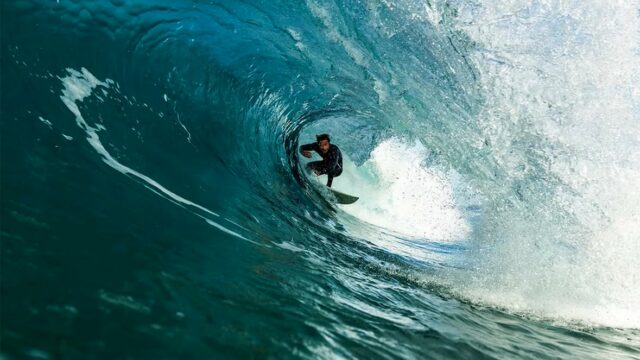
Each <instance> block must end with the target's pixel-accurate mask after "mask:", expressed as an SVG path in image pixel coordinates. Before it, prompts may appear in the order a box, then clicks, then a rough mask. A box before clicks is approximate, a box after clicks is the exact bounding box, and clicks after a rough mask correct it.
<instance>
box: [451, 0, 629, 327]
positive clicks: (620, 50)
mask: <svg viewBox="0 0 640 360" xmlns="http://www.w3.org/2000/svg"><path fill="white" fill-rule="evenodd" d="M458 5H459V18H458V19H457V20H458V28H459V29H460V30H462V31H463V32H465V33H466V34H468V35H469V36H470V37H471V38H472V39H473V40H474V41H476V42H477V43H478V44H479V45H478V50H477V51H476V52H475V53H474V54H473V59H472V60H473V63H474V66H475V67H476V68H477V69H479V71H480V75H481V77H480V79H481V80H480V81H481V86H482V88H483V92H484V94H485V96H486V104H485V107H484V111H483V112H482V113H481V114H480V116H479V118H478V119H477V121H478V122H479V123H480V124H481V127H482V129H483V132H484V134H483V135H484V137H485V138H486V139H487V143H488V144H490V146H491V156H492V159H493V161H495V163H496V164H497V166H498V167H499V168H500V169H501V170H502V171H504V173H505V174H506V176H505V178H506V180H505V181H504V182H502V183H498V184H496V187H495V188H491V187H490V186H487V188H485V189H483V191H484V192H485V195H487V196H489V197H490V198H491V197H492V196H493V198H492V199H491V201H490V202H489V205H488V206H487V209H485V210H486V211H487V214H486V216H487V222H486V225H485V228H484V229H482V230H481V233H482V236H479V237H478V238H477V243H476V249H475V251H474V252H473V254H474V256H473V258H472V259H470V260H469V264H470V266H471V269H470V271H466V272H463V273H462V274H459V273H458V274H456V275H455V276H454V277H453V279H452V280H451V286H452V287H453V288H454V289H456V291H458V292H459V293H461V294H462V295H463V296H465V297H467V298H469V299H471V300H473V301H478V302H483V303H487V304H491V305H496V306H499V307H503V308H506V309H507V310H510V311H515V312H523V313H528V314H531V315H533V316H537V317H545V318H553V319H561V320H563V321H565V320H566V321H570V322H573V321H577V322H581V323H589V324H595V325H605V326H614V327H631V328H640V191H639V189H640V88H639V87H638V84H640V56H639V54H640V51H639V47H640V31H638V29H640V19H639V16H638V9H640V3H638V2H635V1H634V2H631V1H628V2H622V1H589V2H583V1H534V2H529V1H499V2H493V3H487V4H482V5H478V4H477V3H471V2H464V1H463V2H459V3H458ZM516 184H520V185H522V186H521V188H522V189H523V190H522V198H521V199H516V197H515V196H513V197H512V198H511V199H510V201H511V203H510V205H509V206H505V203H504V201H503V200H504V194H505V193H509V191H510V187H511V186H514V185H516ZM498 186H502V188H499V187H498ZM502 190H504V191H502ZM500 192H502V193H501V194H500ZM500 197H502V198H500Z"/></svg>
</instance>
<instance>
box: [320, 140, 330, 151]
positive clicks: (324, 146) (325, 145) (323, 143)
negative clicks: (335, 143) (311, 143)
mask: <svg viewBox="0 0 640 360" xmlns="http://www.w3.org/2000/svg"><path fill="white" fill-rule="evenodd" d="M318 146H319V147H320V151H322V153H323V154H326V153H327V151H329V140H320V141H318Z"/></svg>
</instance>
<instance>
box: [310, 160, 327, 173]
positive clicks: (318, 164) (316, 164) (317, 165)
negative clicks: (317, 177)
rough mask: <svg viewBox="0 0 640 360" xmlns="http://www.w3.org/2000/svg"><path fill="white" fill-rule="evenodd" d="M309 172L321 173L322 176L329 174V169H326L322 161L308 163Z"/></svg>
mask: <svg viewBox="0 0 640 360" xmlns="http://www.w3.org/2000/svg"><path fill="white" fill-rule="evenodd" d="M307 170H315V171H318V172H320V174H326V173H327V169H325V167H324V164H323V163H322V161H312V162H310V163H307Z"/></svg>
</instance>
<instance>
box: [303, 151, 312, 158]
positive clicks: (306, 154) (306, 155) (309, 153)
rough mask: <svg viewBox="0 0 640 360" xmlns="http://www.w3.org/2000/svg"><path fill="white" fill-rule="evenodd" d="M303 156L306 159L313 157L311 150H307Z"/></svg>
mask: <svg viewBox="0 0 640 360" xmlns="http://www.w3.org/2000/svg"><path fill="white" fill-rule="evenodd" d="M302 155H303V156H304V157H306V158H310V157H311V151H309V150H305V151H303V152H302Z"/></svg>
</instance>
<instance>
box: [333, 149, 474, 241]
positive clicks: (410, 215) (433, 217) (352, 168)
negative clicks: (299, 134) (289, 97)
mask: <svg viewBox="0 0 640 360" xmlns="http://www.w3.org/2000/svg"><path fill="white" fill-rule="evenodd" d="M426 154H427V149H425V147H424V146H422V145H421V144H419V143H414V144H407V143H405V142H402V141H400V140H399V139H396V138H392V139H389V140H386V141H383V142H382V143H380V144H379V145H378V146H377V147H376V148H375V149H374V150H373V151H372V152H371V157H370V159H369V160H367V161H366V162H365V163H363V164H362V165H361V166H358V167H357V166H356V165H355V164H354V163H353V162H351V161H349V160H348V158H346V160H345V170H344V172H343V174H342V175H341V176H340V177H338V178H336V179H335V180H334V185H333V187H334V188H335V189H336V190H339V191H343V192H346V193H348V194H353V195H356V196H359V197H360V199H359V200H358V201H357V202H356V203H354V204H352V205H348V206H342V207H341V208H342V210H344V211H345V212H346V213H349V214H351V215H353V216H355V217H357V218H359V219H361V220H364V221H366V222H368V223H371V224H374V225H377V226H380V227H383V228H386V229H389V230H392V231H393V232H396V233H398V234H402V235H406V236H409V237H417V238H424V239H429V240H435V241H455V240H461V239H464V238H466V237H467V236H468V235H469V232H470V226H469V224H468V223H467V221H466V220H465V219H464V217H463V213H462V212H461V210H460V209H459V206H458V204H457V203H456V197H455V191H454V187H453V186H452V184H451V182H450V179H449V176H448V175H447V174H445V173H444V172H442V171H438V170H437V169H430V168H428V167H427V166H426V165H425V164H424V163H423V161H424V158H425V157H426Z"/></svg>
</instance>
